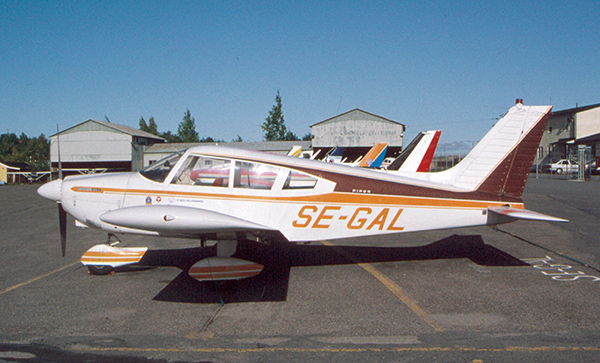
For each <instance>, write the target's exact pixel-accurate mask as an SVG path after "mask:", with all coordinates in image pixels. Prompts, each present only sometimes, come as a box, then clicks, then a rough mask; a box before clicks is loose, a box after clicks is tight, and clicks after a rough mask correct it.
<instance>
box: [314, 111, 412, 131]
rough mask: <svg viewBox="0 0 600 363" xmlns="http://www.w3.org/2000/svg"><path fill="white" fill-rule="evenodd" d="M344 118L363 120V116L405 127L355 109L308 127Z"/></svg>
mask: <svg viewBox="0 0 600 363" xmlns="http://www.w3.org/2000/svg"><path fill="white" fill-rule="evenodd" d="M344 116H346V117H345V118H348V116H352V119H354V120H360V119H365V116H366V119H373V118H376V119H379V120H381V121H387V122H390V123H393V124H396V125H401V126H403V127H405V125H404V124H402V123H400V122H396V121H393V120H390V119H387V118H385V117H381V116H378V115H375V114H373V113H370V112H367V111H363V110H361V109H359V108H355V109H354V110H350V111H348V112H344V113H341V114H339V115H337V116H333V117H330V118H328V119H326V120H323V121H319V122H317V123H316V124H312V125H310V127H313V126H317V125H320V124H323V123H326V122H330V121H334V120H335V119H338V118H344Z"/></svg>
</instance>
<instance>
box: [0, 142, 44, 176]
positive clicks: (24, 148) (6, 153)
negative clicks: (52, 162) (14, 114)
mask: <svg viewBox="0 0 600 363" xmlns="http://www.w3.org/2000/svg"><path fill="white" fill-rule="evenodd" d="M49 153H50V142H49V141H48V139H46V136H44V134H41V135H40V136H39V137H34V138H29V137H27V135H25V133H22V134H21V136H20V137H17V135H15V134H8V133H7V134H3V135H0V160H2V161H15V162H25V163H28V164H29V165H31V167H32V169H33V170H34V171H38V170H47V169H48V168H49V165H48V158H49Z"/></svg>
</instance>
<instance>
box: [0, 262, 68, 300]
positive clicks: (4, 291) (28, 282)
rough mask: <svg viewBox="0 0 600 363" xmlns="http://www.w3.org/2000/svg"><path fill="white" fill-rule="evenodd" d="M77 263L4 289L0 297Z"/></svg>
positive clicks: (0, 292)
mask: <svg viewBox="0 0 600 363" xmlns="http://www.w3.org/2000/svg"><path fill="white" fill-rule="evenodd" d="M78 263H80V262H79V261H75V262H73V263H72V264H69V265H66V266H63V267H59V268H57V269H56V270H52V271H50V272H48V273H46V274H43V275H40V276H38V277H34V278H32V279H30V280H27V281H25V282H21V283H20V284H16V285H13V286H11V287H9V288H6V289H4V290H2V291H0V295H3V294H6V293H7V292H10V291H13V290H15V289H18V288H19V287H23V286H25V285H29V284H30V283H32V282H35V281H37V280H41V279H43V278H45V277H48V276H50V275H52V274H55V273H57V272H60V271H62V270H64V269H67V268H69V267H71V266H75V265H76V264H78Z"/></svg>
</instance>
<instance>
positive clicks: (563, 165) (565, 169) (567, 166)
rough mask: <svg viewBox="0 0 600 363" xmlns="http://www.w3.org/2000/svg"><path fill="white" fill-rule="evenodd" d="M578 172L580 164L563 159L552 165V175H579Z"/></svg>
mask: <svg viewBox="0 0 600 363" xmlns="http://www.w3.org/2000/svg"><path fill="white" fill-rule="evenodd" d="M577 171H579V164H577V163H576V162H574V161H571V160H568V159H562V160H559V161H557V162H555V163H552V164H550V172H551V173H556V174H562V173H577Z"/></svg>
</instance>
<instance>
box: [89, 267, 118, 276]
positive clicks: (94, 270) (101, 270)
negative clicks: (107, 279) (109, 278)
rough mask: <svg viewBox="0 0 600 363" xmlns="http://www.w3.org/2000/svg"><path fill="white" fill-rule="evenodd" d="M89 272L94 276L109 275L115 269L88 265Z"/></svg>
mask: <svg viewBox="0 0 600 363" xmlns="http://www.w3.org/2000/svg"><path fill="white" fill-rule="evenodd" d="M87 268H88V271H89V272H90V274H92V275H101V276H103V275H108V274H110V273H111V272H113V271H114V270H115V269H114V268H113V267H112V266H110V265H87Z"/></svg>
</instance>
